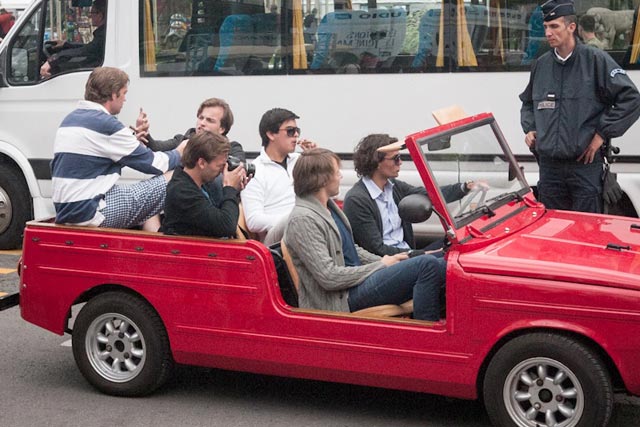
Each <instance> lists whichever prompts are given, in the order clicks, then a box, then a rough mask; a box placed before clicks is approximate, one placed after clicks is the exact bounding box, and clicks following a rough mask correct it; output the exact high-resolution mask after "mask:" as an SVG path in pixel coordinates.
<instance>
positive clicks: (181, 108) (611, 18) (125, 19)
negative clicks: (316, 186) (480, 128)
mask: <svg viewBox="0 0 640 427" xmlns="http://www.w3.org/2000/svg"><path fill="white" fill-rule="evenodd" d="M90 3H91V2H90V1H86V0H35V1H34V2H33V3H32V4H31V5H30V6H29V8H28V9H27V10H26V11H25V12H24V13H23V16H22V17H21V19H20V20H19V22H17V23H16V25H14V27H13V28H12V30H11V31H10V33H9V34H8V36H7V39H6V40H5V42H3V43H2V45H1V46H0V248H10V247H15V246H17V245H19V244H20V241H21V233H22V228H23V224H24V222H25V221H26V220H28V219H30V218H45V217H51V216H53V215H54V209H53V205H52V203H51V199H50V197H51V181H50V177H51V174H50V168H49V162H50V160H51V158H52V144H53V138H54V135H55V131H56V129H57V126H58V125H59V123H60V122H61V120H62V118H63V117H64V116H65V115H66V114H67V113H68V112H69V111H71V110H72V109H73V108H74V106H75V104H76V102H77V100H78V99H81V98H82V97H83V91H84V84H85V82H86V79H87V77H88V75H89V72H90V68H82V66H81V65H79V66H78V67H76V68H74V67H70V68H68V69H66V70H65V71H64V72H61V73H59V74H56V75H54V76H52V77H51V78H47V79H43V78H41V77H40V74H39V69H40V66H41V65H42V63H43V62H44V61H45V59H46V55H47V52H46V49H45V47H46V46H47V44H46V42H47V41H48V40H53V39H72V40H74V41H81V42H85V43H86V42H88V41H89V40H90V39H91V34H92V30H93V29H92V28H91V27H90V22H91V21H90V20H89V10H90ZM379 3H380V4H378V2H376V0H368V1H366V2H364V1H359V2H357V3H356V2H352V1H351V0H108V10H107V23H106V26H107V27H106V45H105V49H104V59H103V61H102V63H103V64H104V65H109V66H114V67H118V68H121V69H123V70H124V71H126V72H127V73H128V74H129V76H130V78H131V84H130V87H129V95H128V102H127V103H126V104H125V108H124V110H123V111H122V113H121V115H120V117H119V118H120V120H121V121H122V122H124V123H126V124H134V122H135V119H136V116H137V114H138V111H139V108H141V107H142V108H144V109H145V111H146V112H147V113H148V115H149V118H150V121H151V131H152V134H153V135H154V136H156V137H160V138H165V137H166V138H168V137H170V136H172V135H174V134H176V133H181V132H183V131H184V130H186V129H187V128H189V127H192V126H193V125H194V123H195V112H196V109H197V106H198V105H199V103H200V102H201V101H202V100H204V99H205V98H209V97H214V96H215V97H219V98H224V99H225V100H227V101H228V102H229V104H230V105H231V107H232V108H233V112H234V115H235V118H236V122H235V125H234V126H233V129H232V130H231V133H230V137H231V138H232V139H234V140H237V141H239V142H241V143H242V144H243V146H244V148H245V150H246V151H247V152H248V154H249V158H251V157H255V155H256V154H257V152H258V151H259V149H260V138H259V136H258V122H259V120H260V117H261V116H262V114H263V113H264V112H265V111H266V110H268V109H270V108H273V107H284V108H288V109H290V110H292V111H294V112H296V113H297V114H298V115H299V116H300V117H301V119H300V120H299V121H298V123H299V126H300V127H301V128H302V129H303V133H302V135H303V136H304V137H307V138H309V139H311V140H313V141H315V142H317V143H318V144H319V145H321V146H323V147H327V148H330V149H332V150H334V151H336V152H337V153H339V154H340V155H341V156H342V158H344V159H345V162H344V163H343V165H344V168H345V171H344V176H345V179H344V180H343V185H344V187H345V188H344V189H343V190H345V191H346V189H347V188H348V187H350V186H351V185H352V184H353V183H354V182H355V181H356V175H355V173H354V172H353V171H352V170H351V169H352V167H351V164H350V162H349V160H350V158H351V155H352V151H353V147H354V146H355V145H356V143H357V142H358V141H359V140H360V139H361V138H362V137H364V136H365V135H367V134H369V133H388V134H390V135H393V136H396V137H398V138H403V137H404V136H405V135H407V134H409V133H412V132H415V131H418V130H421V129H424V128H427V127H430V126H432V125H434V121H433V119H432V118H431V112H432V111H433V110H436V109H439V108H441V107H444V106H448V105H451V104H458V105H460V106H461V107H462V108H463V109H464V110H465V111H466V112H467V113H470V114H475V113H480V112H485V111H488V112H493V114H494V115H495V116H496V118H497V120H498V123H500V125H501V127H502V129H503V132H504V134H505V136H506V137H507V139H508V140H509V141H510V143H511V146H512V148H513V150H514V151H515V152H516V154H517V155H518V157H519V159H520V160H521V161H522V163H523V165H524V166H525V171H526V173H527V178H528V180H529V182H530V183H531V184H535V183H536V181H537V166H536V164H535V161H534V159H533V157H532V156H531V155H530V154H529V152H528V151H527V148H526V146H525V144H524V135H523V132H522V130H521V128H520V119H519V110H520V101H519V100H518V94H519V93H521V92H522V91H523V90H524V88H525V86H526V84H527V81H528V76H529V73H528V72H529V63H530V61H531V59H532V58H534V57H535V56H536V55H538V54H540V53H541V52H542V51H543V50H544V34H543V32H542V16H541V13H540V9H539V7H537V6H538V5H537V1H536V0H521V1H518V2H504V1H500V0H489V3H488V4H487V3H486V0H483V1H478V0H475V1H473V2H467V1H463V0H438V1H434V0H424V1H422V2H419V1H413V0H412V1H410V2H407V1H405V2H403V1H392V0H385V1H380V2H379ZM630 5H631V2H619V1H617V0H616V1H613V0H598V1H597V2H596V1H595V0H577V1H576V9H577V12H578V14H579V15H582V14H585V13H589V14H593V15H594V17H596V18H597V19H596V22H597V34H598V36H599V37H601V38H602V40H603V41H605V42H606V43H607V45H608V47H609V48H608V50H609V52H610V53H611V55H612V56H613V57H614V58H615V59H616V60H617V61H618V62H619V63H621V64H622V65H623V67H625V68H627V69H628V70H630V71H629V73H630V75H631V76H632V78H633V79H634V80H635V81H636V84H639V83H640V72H638V71H635V70H636V69H638V66H637V65H636V64H635V62H636V60H635V57H637V56H638V53H637V52H635V56H633V55H631V57H633V58H632V59H634V60H633V61H631V62H633V63H632V64H630V61H629V59H626V57H630V55H629V52H630V50H631V49H630V48H631V45H632V40H633V39H634V28H635V25H634V22H633V21H634V16H633V13H634V11H633V9H632V7H631V6H630ZM314 8H315V9H316V11H317V15H316V17H317V19H318V21H317V33H314V34H310V33H309V31H307V33H306V34H305V31H304V30H305V28H304V24H303V21H304V17H305V16H306V15H307V14H308V13H309V12H310V11H311V10H312V9H314ZM610 9H614V10H610ZM596 12H597V13H596ZM78 64H82V61H79V62H78ZM639 140H640V126H639V125H635V126H634V127H632V128H631V130H630V131H629V132H627V134H626V135H625V136H624V138H620V139H619V140H615V141H614V143H615V145H618V146H619V147H620V148H621V150H622V152H621V155H620V156H619V157H618V163H617V164H616V170H617V171H618V172H619V175H618V180H619V182H620V183H621V185H622V188H623V189H624V190H625V192H626V194H627V196H628V198H625V200H624V201H623V203H622V205H621V208H620V213H623V214H626V215H632V216H637V212H638V211H640V170H638V164H639V163H640V157H639V156H640V144H639V143H638V142H640V141H639ZM475 160H477V162H475V163H477V164H478V165H479V166H478V173H488V172H490V171H491V168H492V159H491V156H484V157H483V156H478V157H477V158H476V159H475ZM411 166H412V165H410V164H405V165H404V166H403V173H402V176H401V178H403V179H405V180H407V181H409V182H417V177H416V176H414V175H412V167H411ZM448 170H449V171H450V173H451V175H452V177H451V179H452V180H456V179H458V180H461V181H462V180H465V179H468V178H473V177H468V176H460V169H459V168H457V169H456V167H455V165H454V167H453V168H449V169H448ZM125 179H139V177H137V176H136V175H134V174H133V173H131V174H128V175H126V176H125ZM342 194H344V193H342Z"/></svg>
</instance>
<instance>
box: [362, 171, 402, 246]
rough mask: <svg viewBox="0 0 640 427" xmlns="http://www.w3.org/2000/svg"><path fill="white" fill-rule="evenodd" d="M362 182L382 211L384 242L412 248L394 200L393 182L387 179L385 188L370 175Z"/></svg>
mask: <svg viewBox="0 0 640 427" xmlns="http://www.w3.org/2000/svg"><path fill="white" fill-rule="evenodd" d="M362 182H363V183H364V185H365V187H366V188H367V191H368V192H369V195H370V196H371V198H372V199H373V200H375V201H376V205H377V206H378V210H379V211H380V218H381V219H382V240H383V241H384V244H385V245H389V246H394V247H396V248H400V249H411V247H410V246H409V244H408V243H407V242H405V241H404V231H403V229H402V220H401V219H400V214H399V213H398V206H397V205H396V202H395V201H394V200H393V182H391V181H389V180H387V183H386V184H385V185H384V189H383V190H381V189H380V187H378V186H377V185H376V183H375V182H373V180H372V179H371V178H369V177H366V176H365V177H363V178H362Z"/></svg>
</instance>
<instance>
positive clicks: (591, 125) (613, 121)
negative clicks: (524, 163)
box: [520, 43, 640, 161]
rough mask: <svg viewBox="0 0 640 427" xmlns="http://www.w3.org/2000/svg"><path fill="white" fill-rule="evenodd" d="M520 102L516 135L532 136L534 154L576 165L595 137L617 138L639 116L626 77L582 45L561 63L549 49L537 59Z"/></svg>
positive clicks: (639, 102)
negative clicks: (534, 135) (518, 131)
mask: <svg viewBox="0 0 640 427" xmlns="http://www.w3.org/2000/svg"><path fill="white" fill-rule="evenodd" d="M553 95H555V97H554V96H553ZM520 100H521V101H522V108H521V110H520V122H521V124H522V130H524V132H525V133H528V132H530V131H536V132H537V137H536V150H537V152H538V155H539V156H540V157H541V158H543V159H549V160H576V159H577V158H578V157H579V156H580V155H581V154H582V152H583V151H584V150H585V149H586V148H587V146H588V145H589V143H590V142H591V140H592V138H593V136H594V135H595V134H596V133H598V134H599V135H600V136H602V137H603V138H604V140H605V141H607V140H610V139H611V138H616V137H619V136H621V135H622V134H624V133H625V132H626V131H627V129H629V127H631V125H632V124H633V123H635V121H636V120H637V119H638V117H639V116H640V94H638V90H637V89H636V87H635V85H634V84H633V82H632V81H631V79H630V78H629V76H627V74H626V72H625V71H624V70H622V68H620V66H619V65H618V64H617V63H616V62H615V61H614V60H613V59H612V58H611V57H610V56H609V54H607V53H606V52H604V51H602V50H600V49H596V48H594V47H592V46H586V45H584V44H582V43H578V44H577V45H576V47H575V49H574V51H573V54H572V55H571V57H570V58H569V59H568V60H567V61H566V62H564V63H563V62H562V61H560V60H559V59H558V58H557V57H556V55H555V52H554V51H553V50H550V51H549V52H546V53H545V54H544V55H542V56H541V57H540V58H538V59H537V60H536V62H535V63H534V64H533V65H532V67H531V77H530V80H529V84H528V85H527V87H526V89H525V90H524V92H523V93H521V94H520ZM599 160H600V161H601V160H602V157H601V156H599Z"/></svg>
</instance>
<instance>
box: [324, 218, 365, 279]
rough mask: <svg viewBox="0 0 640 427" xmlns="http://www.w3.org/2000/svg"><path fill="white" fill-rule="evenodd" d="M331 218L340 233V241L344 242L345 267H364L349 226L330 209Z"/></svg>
mask: <svg viewBox="0 0 640 427" xmlns="http://www.w3.org/2000/svg"><path fill="white" fill-rule="evenodd" d="M330 212H331V216H332V217H333V220H334V221H335V223H336V225H337V226H338V230H339V231H340V239H341V240H342V254H343V255H344V265H346V266H348V267H355V266H358V265H362V263H361V262H360V258H359V257H358V251H356V245H355V243H353V236H352V235H351V233H350V232H349V230H348V229H347V226H346V225H345V224H344V222H342V218H340V216H339V215H338V214H337V213H335V212H334V211H333V210H331V209H330Z"/></svg>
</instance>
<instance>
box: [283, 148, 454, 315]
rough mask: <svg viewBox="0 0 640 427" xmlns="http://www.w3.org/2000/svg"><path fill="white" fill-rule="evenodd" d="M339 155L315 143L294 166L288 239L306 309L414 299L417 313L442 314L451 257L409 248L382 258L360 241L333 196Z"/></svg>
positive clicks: (351, 309) (360, 306) (337, 308)
mask: <svg viewBox="0 0 640 427" xmlns="http://www.w3.org/2000/svg"><path fill="white" fill-rule="evenodd" d="M341 179H342V174H341V173H340V158H339V157H338V156H337V155H336V154H335V153H333V152H331V151H329V150H327V149H322V148H315V149H311V150H307V151H304V152H303V153H302V154H301V155H300V158H299V160H298V162H297V163H296V166H295V167H294V169H293V186H294V191H295V195H296V198H295V207H294V208H293V211H292V212H291V215H290V216H289V218H288V223H287V226H286V229H285V233H284V239H283V242H284V244H285V245H286V246H287V248H288V249H289V252H290V253H291V259H292V261H293V264H294V266H295V268H296V270H297V272H298V276H299V278H300V290H299V304H300V307H301V308H312V309H318V310H331V311H340V312H354V311H358V310H361V309H364V308H368V307H372V306H376V305H383V304H402V303H405V302H407V301H409V300H411V299H413V317H414V318H415V319H420V320H428V321H438V320H439V319H440V294H441V292H442V291H443V290H444V286H445V278H446V262H445V260H444V259H442V258H435V257H434V256H432V255H422V256H418V257H413V258H409V256H408V255H407V254H406V253H399V254H395V255H385V256H383V257H380V256H378V255H375V254H372V253H371V252H368V251H367V250H365V249H363V248H361V247H360V246H358V245H357V244H356V243H355V242H354V240H353V235H352V234H351V226H350V224H349V220H348V219H347V217H346V216H345V215H344V214H343V213H342V211H341V210H340V208H338V206H337V205H336V204H335V202H334V201H333V200H331V198H332V197H335V196H337V195H338V193H339V191H340V180H341Z"/></svg>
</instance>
